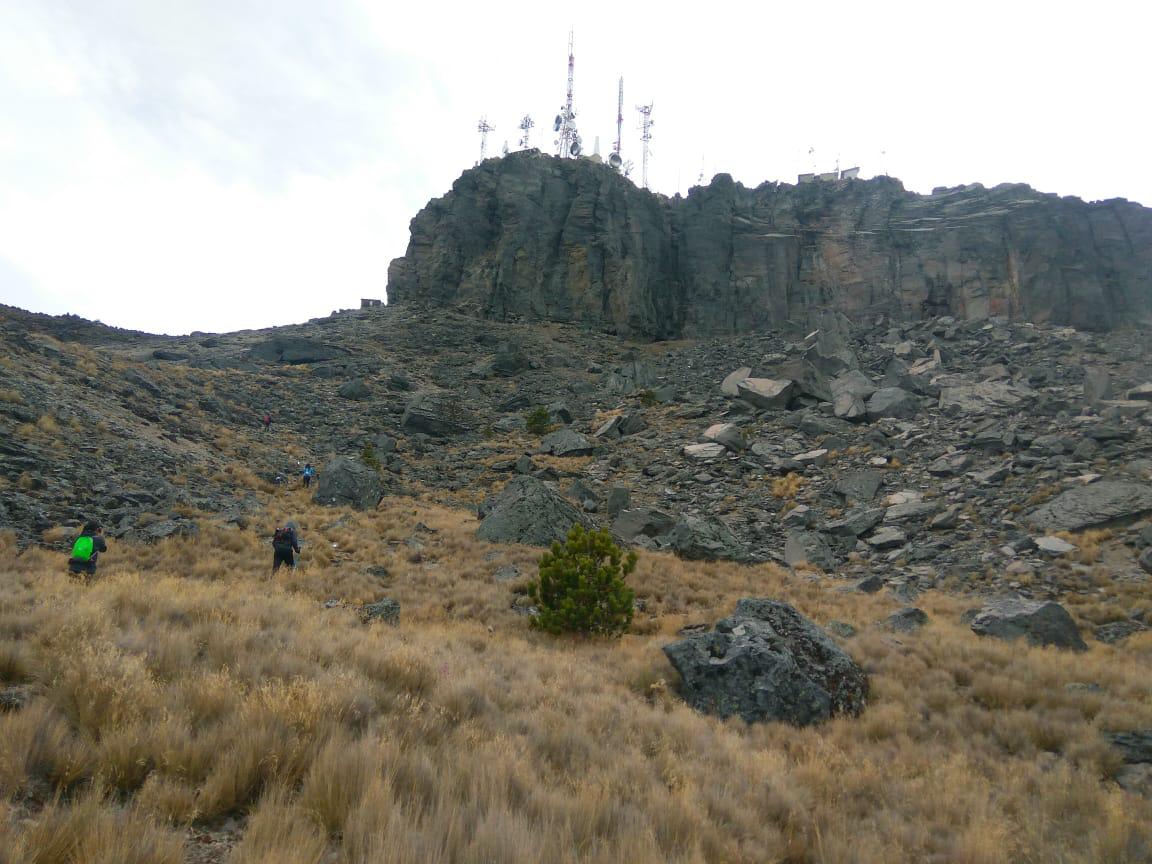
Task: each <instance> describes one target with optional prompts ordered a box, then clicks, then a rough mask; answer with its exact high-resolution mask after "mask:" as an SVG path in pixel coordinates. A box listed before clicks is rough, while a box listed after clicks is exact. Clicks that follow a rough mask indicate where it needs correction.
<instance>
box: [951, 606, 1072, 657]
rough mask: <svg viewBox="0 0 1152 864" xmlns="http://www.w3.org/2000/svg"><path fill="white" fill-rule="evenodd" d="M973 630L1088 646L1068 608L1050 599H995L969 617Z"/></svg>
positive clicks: (1036, 641) (1034, 642)
mask: <svg viewBox="0 0 1152 864" xmlns="http://www.w3.org/2000/svg"><path fill="white" fill-rule="evenodd" d="M972 632H973V633H976V634H977V635H979V636H993V637H995V638H997V639H1006V640H1013V639H1025V640H1027V642H1028V644H1030V645H1055V646H1056V647H1057V648H1069V649H1072V650H1074V651H1085V650H1087V648H1088V646H1087V645H1085V644H1084V640H1083V639H1082V638H1081V637H1080V630H1079V629H1078V628H1077V627H1076V622H1075V621H1073V620H1072V616H1071V615H1069V614H1068V611H1067V610H1066V609H1065V608H1064V607H1063V606H1061V605H1060V604H1059V603H1052V602H1050V601H1049V602H1042V601H1039V600H1023V599H1016V598H1008V599H1004V600H994V601H992V602H991V603H989V604H988V605H986V606H985V607H984V608H983V609H981V610H980V612H979V613H977V615H976V617H975V618H973V619H972Z"/></svg>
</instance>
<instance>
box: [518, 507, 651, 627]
mask: <svg viewBox="0 0 1152 864" xmlns="http://www.w3.org/2000/svg"><path fill="white" fill-rule="evenodd" d="M635 569H636V553H635V552H628V553H627V555H625V554H624V551H623V550H622V549H621V548H620V547H619V546H617V545H616V544H615V543H614V542H613V541H612V535H611V534H609V533H608V531H607V530H606V529H601V530H599V531H585V530H584V528H583V526H581V525H579V524H576V525H573V526H572V529H571V530H570V531H569V532H568V541H567V542H566V543H564V544H560V543H553V544H552V550H551V551H550V552H545V553H544V555H543V556H542V557H541V558H540V577H539V579H538V580H537V581H536V582H533V583H532V584H531V585H530V586H529V589H528V592H529V594H530V595H531V596H532V598H533V599H534V600H536V601H537V602H538V603H539V605H540V614H539V616H538V617H537V618H536V619H535V621H534V624H535V626H537V627H539V628H540V629H542V630H547V631H548V632H549V633H565V632H573V633H594V634H597V635H601V636H619V635H620V634H621V633H623V632H624V631H626V630H627V629H628V627H629V626H630V625H631V624H632V611H633V610H632V604H633V601H634V600H635V598H636V595H635V593H634V592H633V591H632V589H631V588H629V587H628V586H627V585H625V584H624V580H625V579H626V578H627V577H628V575H629V574H630V573H631V572H632V571H633V570H635Z"/></svg>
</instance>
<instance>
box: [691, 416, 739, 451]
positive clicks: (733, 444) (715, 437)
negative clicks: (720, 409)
mask: <svg viewBox="0 0 1152 864" xmlns="http://www.w3.org/2000/svg"><path fill="white" fill-rule="evenodd" d="M700 437H701V438H703V439H704V441H711V442H714V443H716V444H723V445H724V446H725V447H727V448H728V449H729V450H731V451H732V452H733V453H740V452H741V451H743V450H744V449H745V448H746V447H747V446H748V445H747V443H746V442H745V441H744V432H743V430H742V429H741V428H740V427H739V426H737V425H736V424H735V423H714V424H713V425H711V426H709V427H708V428H707V429H705V430H704V432H703V433H702V434H701V435H700Z"/></svg>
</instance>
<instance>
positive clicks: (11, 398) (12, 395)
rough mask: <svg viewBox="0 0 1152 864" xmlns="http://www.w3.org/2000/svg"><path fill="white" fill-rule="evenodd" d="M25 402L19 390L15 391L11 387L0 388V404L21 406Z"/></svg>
mask: <svg viewBox="0 0 1152 864" xmlns="http://www.w3.org/2000/svg"><path fill="white" fill-rule="evenodd" d="M23 401H24V395H23V394H22V393H21V392H20V391H19V390H14V389H13V388H11V387H4V388H0V402H6V403H8V404H9V405H20V404H21V403H22V402H23Z"/></svg>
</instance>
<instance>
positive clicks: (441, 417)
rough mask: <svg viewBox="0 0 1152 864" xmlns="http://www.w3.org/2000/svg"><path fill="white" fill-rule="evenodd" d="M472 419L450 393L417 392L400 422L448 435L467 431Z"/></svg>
mask: <svg viewBox="0 0 1152 864" xmlns="http://www.w3.org/2000/svg"><path fill="white" fill-rule="evenodd" d="M474 422H475V421H474V419H473V417H472V416H471V414H469V413H468V411H467V410H466V409H465V408H464V407H463V406H462V405H461V404H460V398H459V396H457V395H456V394H453V393H440V392H436V393H420V394H418V395H417V396H415V397H413V399H412V400H411V401H410V402H409V403H408V406H407V407H406V408H405V409H404V414H403V416H401V418H400V426H401V427H402V428H403V429H405V430H406V431H408V432H422V433H423V434H425V435H431V436H432V437H433V438H450V437H452V436H453V435H462V434H464V433H465V432H468V431H469V430H470V429H471V428H472V426H473V424H474Z"/></svg>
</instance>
